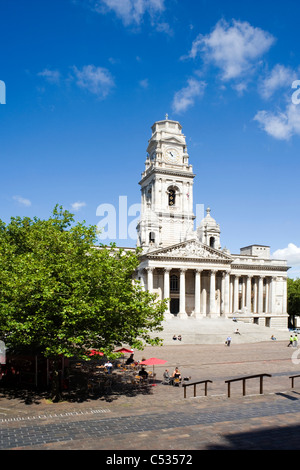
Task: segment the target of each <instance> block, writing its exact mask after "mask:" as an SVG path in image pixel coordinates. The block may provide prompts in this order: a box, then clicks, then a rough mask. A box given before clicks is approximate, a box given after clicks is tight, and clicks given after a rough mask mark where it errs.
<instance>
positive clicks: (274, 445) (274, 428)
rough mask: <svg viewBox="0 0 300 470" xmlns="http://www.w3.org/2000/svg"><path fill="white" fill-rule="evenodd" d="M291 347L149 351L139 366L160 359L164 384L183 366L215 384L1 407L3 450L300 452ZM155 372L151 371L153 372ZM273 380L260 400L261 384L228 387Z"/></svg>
mask: <svg viewBox="0 0 300 470" xmlns="http://www.w3.org/2000/svg"><path fill="white" fill-rule="evenodd" d="M286 346H287V342H284V341H270V342H262V343H252V344H234V343H233V344H232V345H231V346H230V347H226V346H224V345H220V344H218V345H211V344H210V345H185V344H180V343H177V344H176V345H169V346H163V347H147V348H146V349H145V350H144V351H142V352H136V353H135V359H142V357H146V358H149V357H159V358H161V359H165V360H167V363H166V364H165V365H163V366H155V372H156V374H157V379H158V381H159V380H161V379H162V374H163V371H164V369H165V368H168V369H169V370H170V372H173V370H174V368H175V366H178V367H179V368H180V370H181V373H182V375H183V376H187V377H188V376H191V377H192V381H193V380H199V381H200V380H206V379H209V380H212V383H211V384H209V385H208V396H207V397H205V396H204V386H203V385H198V386H197V396H196V397H194V387H188V388H187V398H186V399H184V391H183V388H182V387H181V386H180V387H172V386H168V385H163V384H162V383H160V382H158V383H157V384H156V385H155V386H153V387H151V392H150V394H137V395H136V396H107V397H100V398H98V399H95V400H89V401H86V402H83V403H68V402H62V403H57V404H54V403H49V402H46V401H45V400H37V402H35V403H33V404H29V405H25V404H24V403H23V402H22V400H21V399H18V398H14V399H8V398H5V397H4V396H1V400H0V449H30V450H33V449H52V450H55V449H65V450H81V449H86V450H88V449H91V450H127V451H130V450H131V451H141V450H166V451H173V450H182V451H188V450H211V449H235V450H238V449H248V450H258V449H299V448H300V444H299V438H298V431H299V427H300V424H299V423H300V378H299V379H295V386H294V389H291V380H290V379H289V376H291V375H296V374H298V373H299V365H298V364H296V363H294V362H295V361H292V354H296V353H297V350H296V349H295V348H287V347H286ZM151 368H152V367H151ZM263 373H266V374H271V376H272V377H267V378H265V380H264V393H263V395H260V394H259V381H258V379H251V380H249V381H248V382H247V384H246V396H242V383H241V382H236V383H233V384H232V387H231V397H230V398H228V396H227V385H226V383H225V380H228V379H232V378H237V377H241V376H245V375H255V374H263Z"/></svg>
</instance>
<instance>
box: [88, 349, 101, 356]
mask: <svg viewBox="0 0 300 470" xmlns="http://www.w3.org/2000/svg"><path fill="white" fill-rule="evenodd" d="M89 356H104V353H103V352H102V351H96V349H92V350H91V352H90V354H89Z"/></svg>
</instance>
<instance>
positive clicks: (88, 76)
mask: <svg viewBox="0 0 300 470" xmlns="http://www.w3.org/2000/svg"><path fill="white" fill-rule="evenodd" d="M73 71H74V74H75V77H76V79H77V85H78V86H79V87H80V88H85V89H87V90H88V91H89V92H91V93H93V94H95V95H97V96H98V97H101V98H105V97H106V96H107V95H108V94H109V93H110V91H111V90H112V88H113V87H114V86H115V83H114V79H113V77H112V76H111V74H110V72H109V70H107V69H106V68H103V67H96V66H95V65H85V66H84V67H83V68H82V69H81V70H79V69H78V68H77V67H75V66H74V67H73Z"/></svg>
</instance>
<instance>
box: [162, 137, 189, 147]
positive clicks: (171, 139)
mask: <svg viewBox="0 0 300 470" xmlns="http://www.w3.org/2000/svg"><path fill="white" fill-rule="evenodd" d="M163 141H164V143H167V144H181V145H182V144H184V138H180V137H177V136H175V135H172V136H170V137H164V139H163Z"/></svg>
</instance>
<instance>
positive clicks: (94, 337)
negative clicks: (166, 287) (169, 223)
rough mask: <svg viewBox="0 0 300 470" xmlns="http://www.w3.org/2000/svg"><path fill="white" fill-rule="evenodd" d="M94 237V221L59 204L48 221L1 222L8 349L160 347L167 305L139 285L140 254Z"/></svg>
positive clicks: (0, 322)
mask: <svg viewBox="0 0 300 470" xmlns="http://www.w3.org/2000/svg"><path fill="white" fill-rule="evenodd" d="M96 242H97V229H96V227H95V226H85V224H84V223H77V224H75V223H74V218H73V215H72V214H70V213H69V212H68V211H63V209H62V207H59V206H56V207H55V209H54V211H53V213H52V215H51V217H50V218H49V219H48V220H40V219H38V218H34V219H33V220H32V219H30V218H20V217H17V218H12V219H11V221H10V223H9V224H8V225H6V224H4V223H3V222H1V221H0V334H1V335H2V338H3V339H4V340H5V343H6V346H7V347H8V348H14V347H21V348H28V349H30V350H31V351H35V352H39V353H41V354H42V355H44V356H45V357H46V358H51V359H52V360H57V359H58V358H59V356H60V355H64V356H66V357H72V356H76V357H78V358H87V354H88V349H89V348H97V349H101V350H102V351H103V352H104V353H106V354H107V355H109V354H110V353H112V351H113V350H114V348H115V347H116V346H119V345H121V344H128V345H131V346H132V347H134V348H137V349H143V347H144V346H145V344H152V345H154V344H160V339H159V338H158V337H153V335H152V334H151V335H150V333H152V332H155V331H161V330H162V328H161V326H160V324H161V321H162V320H163V314H164V311H165V310H166V303H165V301H157V300H156V296H155V295H153V294H150V293H149V292H147V291H143V290H142V288H141V286H140V285H139V283H137V282H133V273H134V271H135V269H136V268H137V267H138V265H139V256H138V254H139V252H138V251H137V250H136V251H124V250H121V249H117V248H116V247H115V246H114V245H111V246H110V247H107V246H102V245H101V246H100V247H97V246H96ZM56 375H57V374H56ZM53 383H54V387H55V388H54V389H53V394H54V395H56V394H57V381H56V380H54V381H53Z"/></svg>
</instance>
